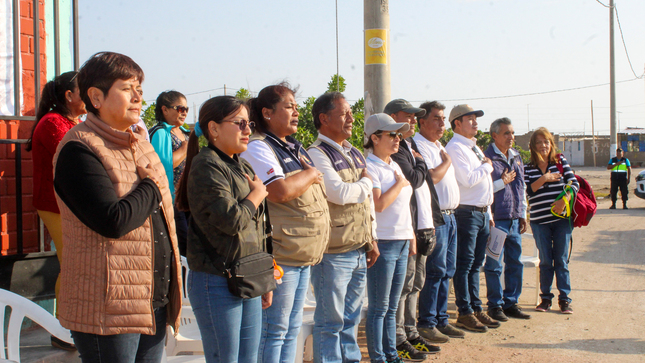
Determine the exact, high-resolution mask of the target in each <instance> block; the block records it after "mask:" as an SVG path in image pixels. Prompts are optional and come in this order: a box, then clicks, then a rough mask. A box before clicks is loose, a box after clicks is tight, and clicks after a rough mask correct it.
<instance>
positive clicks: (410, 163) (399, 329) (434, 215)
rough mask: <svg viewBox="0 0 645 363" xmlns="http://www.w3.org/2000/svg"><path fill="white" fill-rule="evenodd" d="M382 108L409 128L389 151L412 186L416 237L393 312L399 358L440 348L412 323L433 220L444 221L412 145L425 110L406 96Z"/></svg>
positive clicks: (423, 167) (429, 180)
mask: <svg viewBox="0 0 645 363" xmlns="http://www.w3.org/2000/svg"><path fill="white" fill-rule="evenodd" d="M383 112H384V113H386V114H388V115H390V116H392V118H393V119H394V120H395V121H396V122H406V123H408V124H409V125H410V130H408V131H407V132H406V133H404V134H403V140H402V141H401V143H400V144H399V151H398V152H397V153H395V154H393V155H392V159H393V160H394V161H395V162H396V163H397V164H399V166H400V167H401V171H402V172H403V175H404V176H405V178H406V179H407V180H408V181H409V182H410V185H411V186H412V188H413V189H414V195H413V196H412V198H411V200H410V209H411V212H412V225H413V227H414V231H415V234H416V238H417V240H416V243H413V244H411V245H410V251H411V253H410V256H409V257H408V267H407V270H406V274H405V282H404V284H403V291H402V292H401V298H400V300H399V308H398V310H397V313H396V346H397V347H396V349H397V351H398V352H399V356H400V357H402V358H403V359H408V360H410V359H412V360H414V359H423V358H424V354H427V353H435V352H438V351H440V350H441V349H440V348H439V347H437V346H434V345H431V344H430V343H429V342H428V341H427V340H425V339H424V338H423V337H422V336H421V335H419V332H418V331H417V327H416V325H417V298H418V294H419V291H421V289H422V288H423V285H424V282H425V276H426V259H427V255H428V254H429V253H430V252H432V251H429V250H428V247H429V245H430V244H431V245H432V246H434V238H435V236H434V227H435V224H436V225H437V226H439V225H443V224H444V221H443V216H442V215H441V210H440V208H439V200H438V199H437V192H436V191H435V189H434V184H433V183H432V179H430V176H429V175H428V167H427V166H426V163H425V161H423V157H422V156H421V154H419V153H418V151H417V150H415V149H416V145H415V144H414V140H412V136H414V125H415V124H416V123H417V121H416V118H415V117H422V116H423V115H425V113H426V110H424V109H422V108H417V107H413V106H412V105H411V104H410V103H409V102H408V101H406V100H403V99H396V100H392V101H390V103H388V104H387V105H386V106H385V110H384V111H383ZM417 247H418V248H417ZM413 251H416V253H414V252H413Z"/></svg>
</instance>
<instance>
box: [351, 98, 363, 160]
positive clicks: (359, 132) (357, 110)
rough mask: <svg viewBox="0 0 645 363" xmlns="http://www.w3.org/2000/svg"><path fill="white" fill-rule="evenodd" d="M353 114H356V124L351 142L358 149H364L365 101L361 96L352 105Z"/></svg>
mask: <svg viewBox="0 0 645 363" xmlns="http://www.w3.org/2000/svg"><path fill="white" fill-rule="evenodd" d="M352 114H353V115H354V125H353V128H352V136H351V137H350V138H349V140H348V141H349V142H350V143H351V144H352V145H354V147H355V148H357V149H358V150H363V144H364V140H363V137H364V136H363V135H364V133H365V102H364V100H363V99H362V98H361V99H359V100H358V101H356V103H354V104H353V105H352Z"/></svg>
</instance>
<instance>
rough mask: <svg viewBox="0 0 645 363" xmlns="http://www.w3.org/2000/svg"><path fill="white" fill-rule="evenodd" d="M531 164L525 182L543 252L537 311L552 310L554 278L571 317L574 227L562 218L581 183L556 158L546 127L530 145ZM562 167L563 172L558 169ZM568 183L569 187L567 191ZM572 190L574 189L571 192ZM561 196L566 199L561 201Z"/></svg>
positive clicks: (565, 311) (564, 162) (563, 309)
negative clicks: (571, 260)
mask: <svg viewBox="0 0 645 363" xmlns="http://www.w3.org/2000/svg"><path fill="white" fill-rule="evenodd" d="M529 148H530V149H531V162H530V163H529V164H527V165H525V166H524V182H525V183H526V192H527V194H528V196H529V207H530V209H529V213H530V221H531V230H532V231H533V237H535V243H536V245H537V248H538V251H539V253H540V291H541V294H540V297H541V298H542V302H540V304H539V305H538V306H537V307H536V308H535V310H537V311H547V310H549V309H550V308H551V300H552V299H553V297H554V295H553V294H552V293H551V285H552V284H553V276H554V275H555V279H556V283H557V286H558V291H559V292H560V295H559V296H558V303H559V306H560V311H561V312H562V313H563V314H572V313H573V309H572V308H571V297H569V294H570V293H571V279H570V276H569V265H568V262H567V260H568V257H569V243H570V241H571V232H572V225H571V221H570V220H569V218H568V217H566V216H563V212H565V208H566V203H567V200H570V199H571V198H572V197H573V195H572V194H575V193H577V191H578V188H579V184H578V180H577V179H576V176H575V175H574V174H573V171H572V170H571V168H570V167H569V163H568V162H567V160H566V159H565V158H564V156H562V155H560V157H559V158H558V157H557V155H556V145H555V142H554V140H553V136H552V135H551V133H550V132H549V130H547V129H546V128H545V127H540V128H539V129H537V130H535V131H534V132H533V135H531V140H530V142H529ZM558 164H561V165H562V170H563V173H562V174H561V173H560V171H559V169H558ZM567 184H569V185H570V188H567V187H566V186H567ZM569 189H571V190H569ZM562 193H565V194H564V197H562V198H559V196H561V194H562Z"/></svg>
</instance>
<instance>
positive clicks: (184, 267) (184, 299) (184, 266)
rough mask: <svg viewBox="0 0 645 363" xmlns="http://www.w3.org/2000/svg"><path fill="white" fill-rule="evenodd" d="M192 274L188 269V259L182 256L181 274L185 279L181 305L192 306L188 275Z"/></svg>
mask: <svg viewBox="0 0 645 363" xmlns="http://www.w3.org/2000/svg"><path fill="white" fill-rule="evenodd" d="M189 273H190V268H189V267H188V260H187V259H186V257H184V256H181V274H182V278H183V282H184V284H183V287H184V288H183V289H182V291H181V304H182V305H184V306H190V300H189V299H188V288H187V287H186V286H187V285H188V283H187V282H188V274H189Z"/></svg>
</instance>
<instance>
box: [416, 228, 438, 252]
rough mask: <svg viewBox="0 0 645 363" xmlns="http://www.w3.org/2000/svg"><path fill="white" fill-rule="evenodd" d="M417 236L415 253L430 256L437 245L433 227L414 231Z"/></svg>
mask: <svg viewBox="0 0 645 363" xmlns="http://www.w3.org/2000/svg"><path fill="white" fill-rule="evenodd" d="M415 235H416V236H417V253H418V254H420V255H423V256H430V254H432V251H434V248H435V247H436V246H437V236H435V234H434V228H426V229H420V230H418V231H416V233H415Z"/></svg>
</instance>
